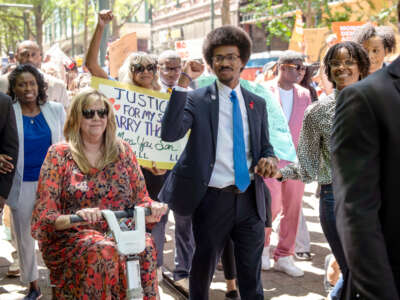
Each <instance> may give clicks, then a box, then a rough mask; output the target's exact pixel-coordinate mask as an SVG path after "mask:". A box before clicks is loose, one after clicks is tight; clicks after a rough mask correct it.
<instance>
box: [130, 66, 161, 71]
mask: <svg viewBox="0 0 400 300" xmlns="http://www.w3.org/2000/svg"><path fill="white" fill-rule="evenodd" d="M144 70H147V71H149V72H153V73H154V72H156V70H157V66H156V65H155V64H149V65H147V66H143V65H141V64H136V65H132V67H131V71H132V72H136V73H143V72H144Z"/></svg>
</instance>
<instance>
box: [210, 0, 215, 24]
mask: <svg viewBox="0 0 400 300" xmlns="http://www.w3.org/2000/svg"><path fill="white" fill-rule="evenodd" d="M214 16H215V13H214V0H211V30H214Z"/></svg>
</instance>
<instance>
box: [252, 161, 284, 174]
mask: <svg viewBox="0 0 400 300" xmlns="http://www.w3.org/2000/svg"><path fill="white" fill-rule="evenodd" d="M278 162H279V160H278V158H276V157H263V158H261V159H260V160H259V161H258V163H257V165H256V166H255V168H254V173H256V174H258V175H260V176H261V177H264V178H270V177H274V176H275V175H276V174H277V172H278ZM274 178H275V177H274Z"/></svg>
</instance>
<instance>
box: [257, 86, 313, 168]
mask: <svg viewBox="0 0 400 300" xmlns="http://www.w3.org/2000/svg"><path fill="white" fill-rule="evenodd" d="M265 87H266V88H267V89H268V90H269V91H270V92H271V93H272V94H273V95H274V96H275V99H276V100H277V101H279V103H280V104H281V105H282V101H281V97H280V95H279V88H278V80H276V79H275V80H271V81H268V82H267V83H266V84H265ZM310 104H311V97H310V92H309V91H308V90H307V89H306V88H304V87H302V86H300V85H298V84H295V85H294V88H293V109H292V114H291V115H290V120H289V129H290V133H291V135H292V140H293V144H294V146H295V147H296V148H297V144H298V143H299V137H300V131H301V126H302V124H303V117H304V111H305V110H306V108H307V106H308V105H310ZM284 165H287V162H285V163H284V162H283V161H282V162H281V163H280V164H279V167H283V166H284Z"/></svg>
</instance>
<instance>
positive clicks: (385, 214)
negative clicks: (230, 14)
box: [331, 3, 400, 300]
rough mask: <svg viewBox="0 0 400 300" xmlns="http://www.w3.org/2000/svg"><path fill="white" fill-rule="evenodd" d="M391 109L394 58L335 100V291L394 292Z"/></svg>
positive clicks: (397, 110) (395, 90)
mask: <svg viewBox="0 0 400 300" xmlns="http://www.w3.org/2000/svg"><path fill="white" fill-rule="evenodd" d="M399 5H400V3H399ZM399 116H400V58H397V59H396V60H395V61H394V62H393V63H392V64H391V65H389V66H388V67H386V68H383V69H381V70H379V71H377V72H375V73H373V74H372V75H370V76H368V77H367V78H366V79H365V80H363V81H360V82H358V83H356V84H354V85H352V86H349V87H347V88H345V89H344V90H343V91H342V92H341V93H340V95H339V99H338V100H337V106H336V115H335V119H334V125H333V133H332V138H331V145H332V165H333V192H334V197H335V199H336V225H337V230H338V233H339V236H340V239H341V241H342V244H343V250H344V253H345V256H346V261H347V264H348V269H349V270H348V272H347V274H344V280H345V292H344V293H342V299H346V300H350V299H360V300H362V299H368V300H377V299H379V300H399V299H400V297H399V295H400V256H399V253H400V243H399V236H400V218H399V210H400V202H399V192H398V186H399V177H398V173H399V170H400V135H399V128H400V118H399Z"/></svg>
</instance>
